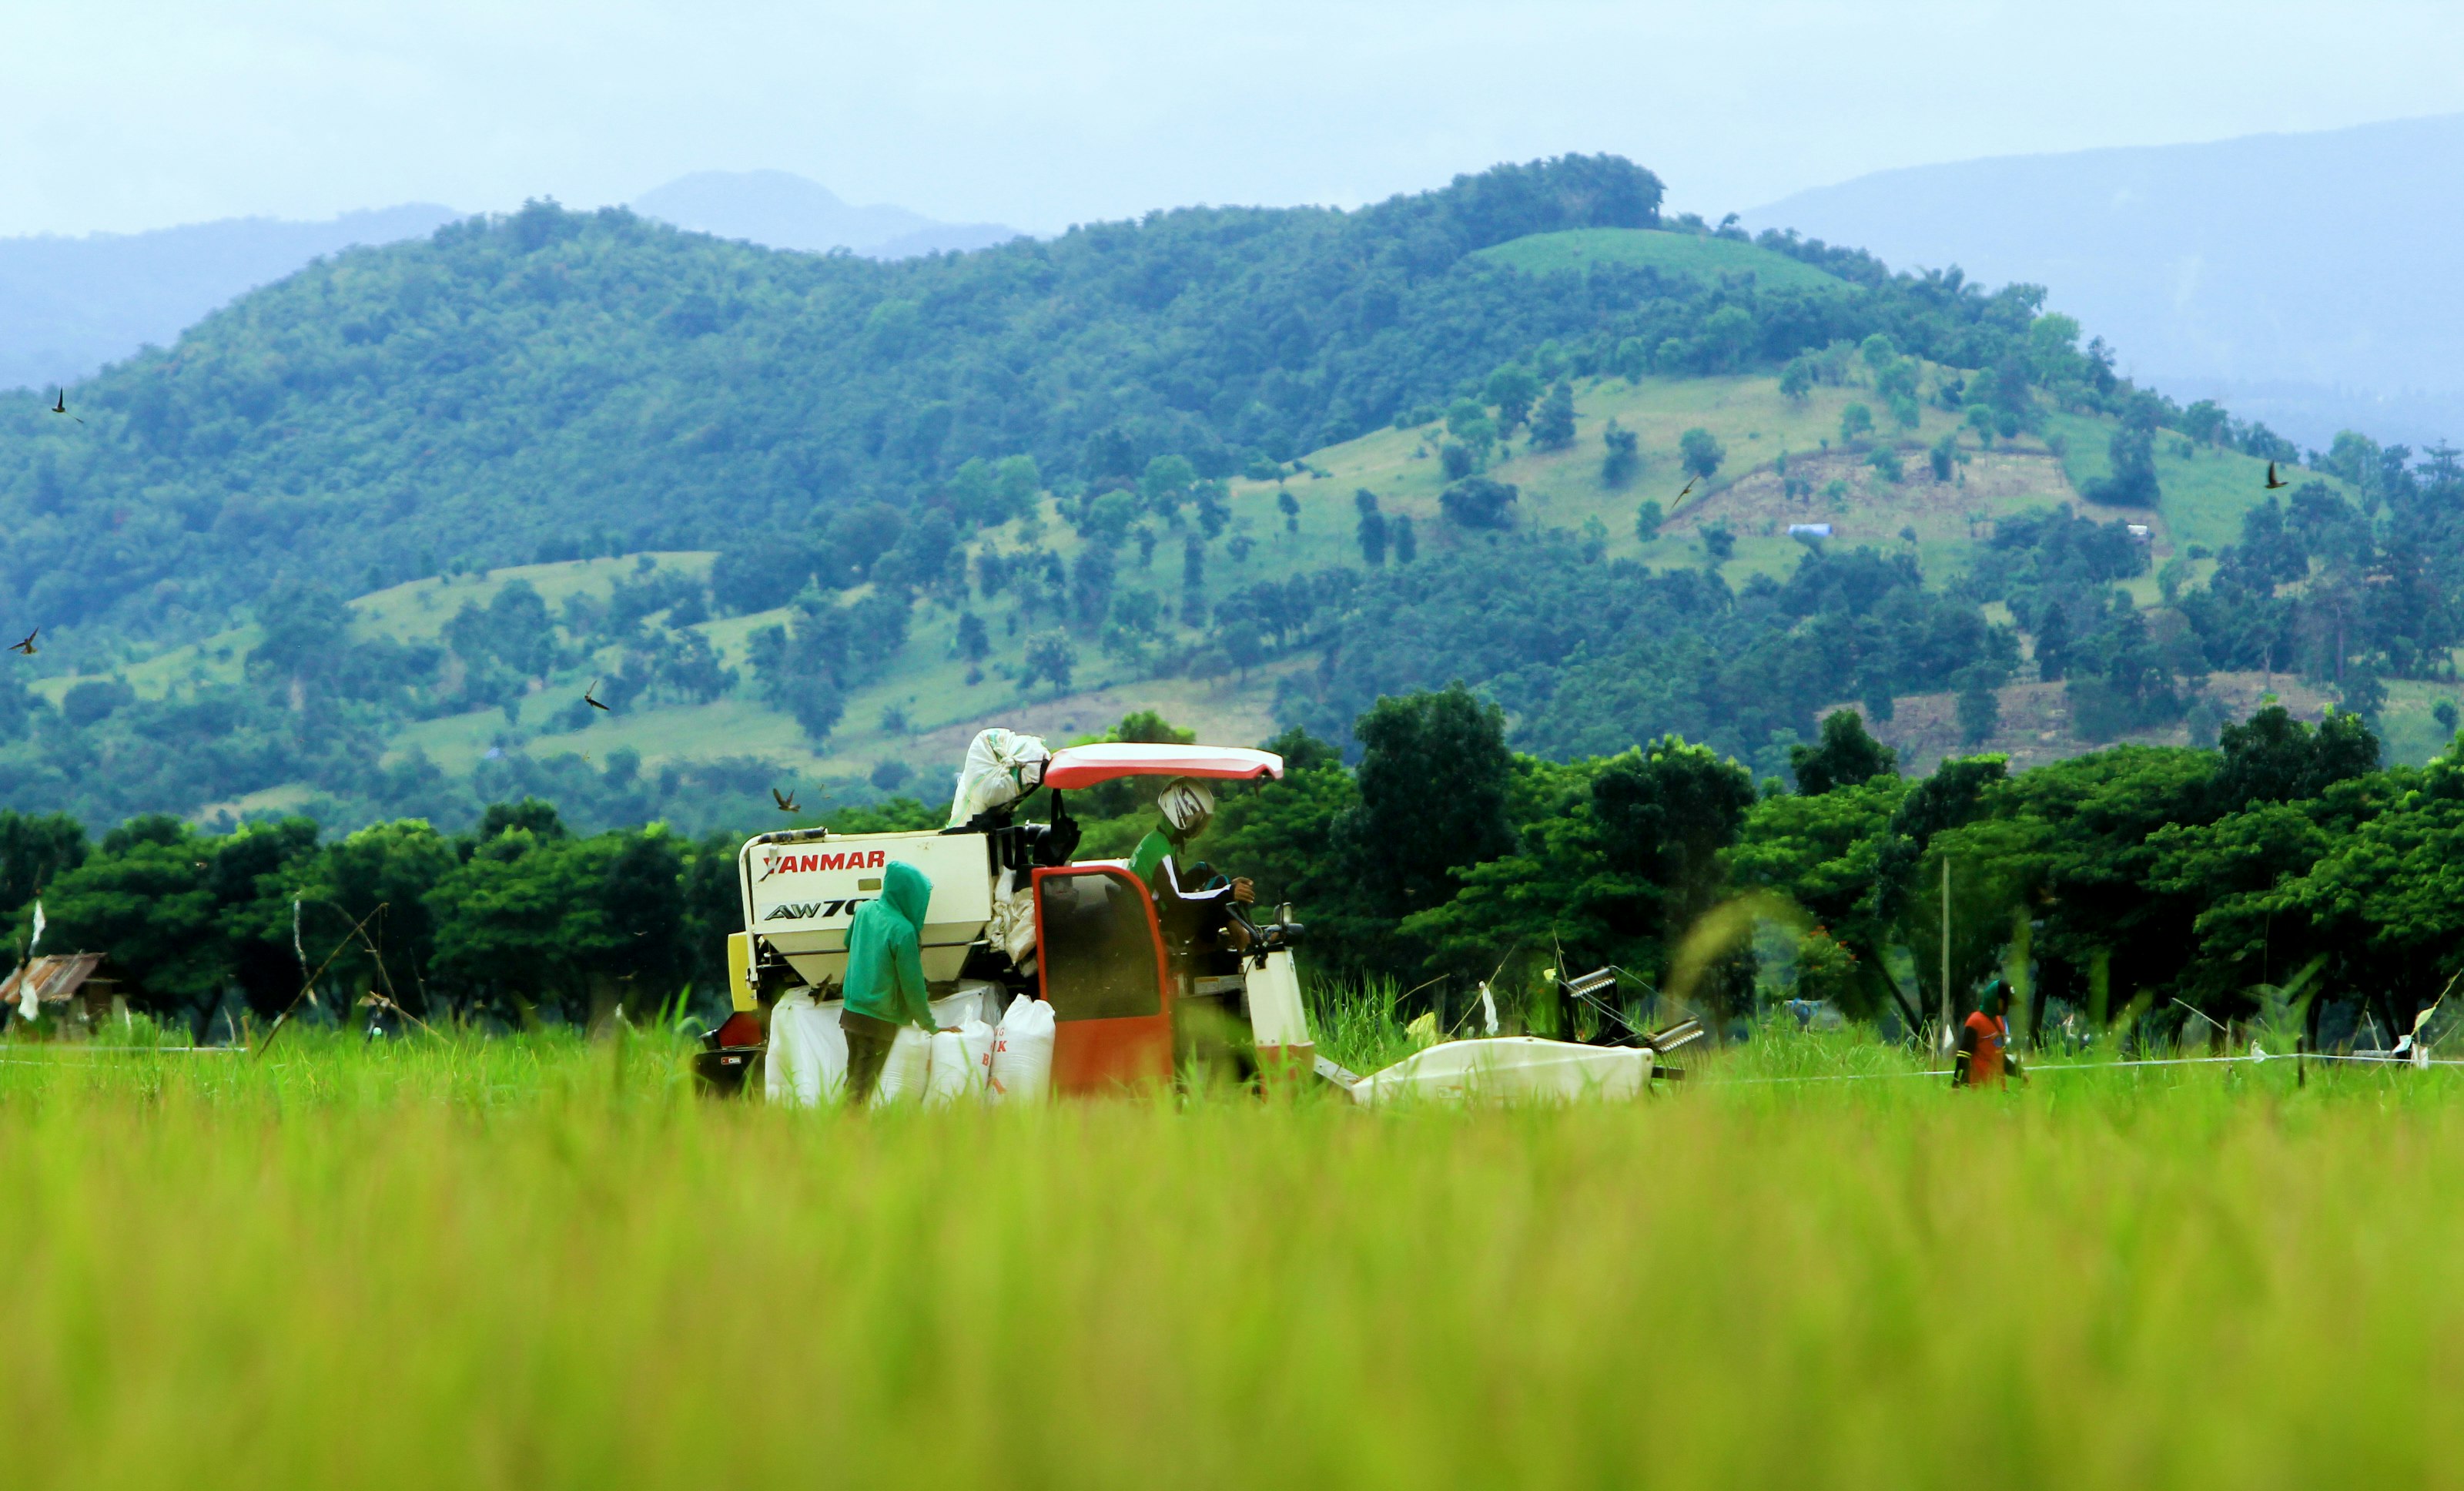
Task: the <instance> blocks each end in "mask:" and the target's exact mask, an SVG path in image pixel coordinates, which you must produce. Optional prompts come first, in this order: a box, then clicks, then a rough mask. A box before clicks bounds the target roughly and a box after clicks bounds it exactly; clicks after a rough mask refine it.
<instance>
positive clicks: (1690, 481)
mask: <svg viewBox="0 0 2464 1491" xmlns="http://www.w3.org/2000/svg"><path fill="white" fill-rule="evenodd" d="M1698 479H1700V478H1691V477H1689V478H1686V481H1685V490H1684V491H1683V492H1680V493H1678V494H1677V500H1678V501H1681V502H1682V501H1685V499H1686V498H1687V497H1689V496H1691V495H1692V494H1693V491H1694V483H1695V481H1696V480H1698Z"/></svg>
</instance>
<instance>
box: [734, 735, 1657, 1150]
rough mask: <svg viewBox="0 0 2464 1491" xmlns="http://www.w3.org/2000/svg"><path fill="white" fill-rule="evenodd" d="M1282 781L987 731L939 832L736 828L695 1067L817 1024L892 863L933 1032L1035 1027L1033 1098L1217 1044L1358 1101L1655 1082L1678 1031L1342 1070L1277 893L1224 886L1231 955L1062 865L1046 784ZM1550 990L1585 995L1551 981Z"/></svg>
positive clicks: (1097, 876)
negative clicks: (1018, 1024)
mask: <svg viewBox="0 0 2464 1491" xmlns="http://www.w3.org/2000/svg"><path fill="white" fill-rule="evenodd" d="M1283 774H1284V763H1283V758H1282V757H1280V756H1277V755H1275V754H1273V753H1272V752H1269V751H1263V750H1251V749H1246V748H1243V747H1239V746H1169V745H1163V746H1157V745H1138V744H1096V745H1087V746H1068V747H1066V748H1064V749H1062V750H1059V751H1049V752H1047V750H1046V749H1045V744H1044V742H1042V741H1041V740H1038V739H1037V738H1035V737H1033V736H1026V735H1019V734H1014V733H1012V732H1010V731H1007V730H986V731H984V732H983V733H982V734H981V735H979V736H978V737H977V739H976V742H975V744H974V745H973V746H970V747H969V749H968V752H967V761H966V766H965V767H964V768H963V769H962V770H961V772H960V773H959V779H958V789H957V799H956V801H955V803H954V804H953V807H952V811H951V826H950V827H948V828H945V829H942V830H939V831H937V832H935V831H932V830H916V831H912V832H906V833H894V834H833V833H831V832H830V831H829V830H828V829H826V828H815V829H797V830H790V831H787V832H784V833H778V834H762V835H757V836H755V837H753V838H750V839H747V840H746V841H745V843H744V845H743V847H742V848H741V849H740V850H739V851H738V852H737V883H738V887H739V890H740V893H741V896H742V901H743V914H744V925H745V928H746V930H744V931H742V932H738V933H736V934H734V935H733V936H731V937H730V938H729V939H728V946H727V952H728V974H729V982H730V986H731V989H732V990H733V1004H734V1012H733V1013H732V1014H731V1015H730V1017H729V1019H728V1020H727V1021H726V1023H725V1024H723V1025H722V1026H721V1027H720V1028H719V1029H718V1030H717V1031H715V1032H714V1033H712V1035H711V1036H710V1037H709V1038H708V1039H707V1040H706V1042H705V1046H706V1049H705V1050H704V1051H702V1052H701V1053H700V1054H699V1055H698V1056H697V1057H696V1058H695V1070H696V1071H697V1072H698V1073H699V1074H700V1075H701V1076H702V1077H703V1078H704V1079H706V1080H707V1081H708V1082H709V1083H710V1084H711V1085H712V1086H714V1087H715V1088H717V1089H719V1090H722V1091H734V1090H737V1089H740V1088H742V1087H744V1086H745V1085H747V1079H748V1078H749V1077H750V1076H751V1075H752V1074H753V1073H754V1072H756V1071H758V1070H760V1069H761V1067H762V1065H763V1060H764V1057H765V1056H767V1055H771V1054H773V1053H776V1052H777V1050H778V1048H779V1045H780V1042H779V1041H778V1040H777V1039H774V1038H773V1037H774V1036H775V1035H778V1034H779V1032H780V1030H781V1024H780V1022H781V1019H784V1018H792V1020H793V1021H794V1022H795V1023H796V1028H797V1029H799V1030H810V1029H812V1028H813V1025H812V1021H813V1020H814V1019H815V1018H816V1017H818V1018H819V1020H820V1022H821V1028H822V1029H823V1030H825V1032H826V1033H827V1035H835V1031H836V1024H837V1020H836V1015H837V1009H838V1004H837V994H838V990H839V985H840V982H841V981H842V980H843V979H844V978H845V976H846V973H847V929H848V925H849V924H850V923H851V922H852V921H853V919H854V916H855V910H856V908H857V907H858V906H860V905H862V904H863V903H864V902H866V901H869V900H872V899H874V898H875V897H877V896H878V895H879V894H880V891H881V883H882V876H883V873H884V871H885V870H886V869H887V867H888V866H889V865H891V863H893V862H902V861H903V862H905V863H909V864H913V865H914V866H915V867H916V868H917V869H919V870H921V871H923V872H924V874H925V876H926V878H927V879H930V880H931V882H932V886H933V894H932V901H931V903H930V906H929V908H928V910H927V912H926V915H925V924H924V926H923V931H922V937H921V939H920V941H921V944H922V947H921V951H922V954H923V964H924V977H925V980H926V982H927V984H928V985H929V986H930V989H931V991H932V995H933V1009H934V1013H935V1023H936V1024H940V1025H944V1026H952V1027H960V1028H965V1022H968V1021H971V1020H980V1021H982V1022H983V1024H984V1026H985V1027H987V1028H989V1027H993V1026H996V1025H999V1024H1001V1022H1002V1021H1003V1019H1004V1018H1005V1017H1007V1016H1009V1015H1010V1014H1011V1013H1014V1012H1017V1011H1021V1010H1023V1011H1026V1012H1028V1013H1029V1014H1030V1016H1031V1017H1032V1018H1033V1019H1035V1020H1038V1021H1042V1020H1048V1023H1049V1027H1050V1030H1051V1033H1052V1035H1051V1055H1050V1068H1049V1079H1048V1080H1049V1086H1048V1090H1049V1092H1051V1093H1059V1094H1100V1093H1106V1092H1115V1091H1121V1090H1124V1089H1129V1090H1134V1089H1138V1088H1155V1087H1159V1086H1161V1085H1162V1084H1165V1083H1169V1082H1171V1081H1173V1080H1174V1079H1175V1078H1176V1076H1177V1075H1185V1072H1184V1071H1182V1070H1179V1069H1185V1068H1186V1066H1187V1065H1188V1064H1189V1063H1190V1061H1191V1060H1192V1059H1193V1057H1194V1055H1195V1053H1197V1052H1199V1051H1200V1050H1206V1049H1219V1050H1220V1049H1222V1048H1224V1047H1227V1046H1228V1048H1229V1049H1230V1050H1231V1051H1232V1052H1235V1053H1237V1057H1236V1059H1238V1060H1239V1061H1240V1062H1241V1064H1242V1065H1243V1066H1245V1067H1253V1068H1254V1070H1255V1072H1256V1073H1257V1074H1258V1075H1259V1076H1260V1077H1261V1078H1262V1079H1265V1080H1267V1081H1269V1082H1272V1081H1276V1080H1281V1079H1298V1080H1310V1079H1317V1080H1323V1081H1326V1082H1329V1083H1331V1084H1333V1085H1334V1086H1335V1087H1337V1088H1338V1089H1340V1090H1342V1091H1343V1092H1345V1093H1347V1094H1348V1095H1350V1096H1351V1097H1353V1099H1354V1100H1355V1101H1357V1102H1364V1103H1376V1102H1394V1101H1396V1100H1397V1099H1398V1098H1403V1097H1407V1096H1413V1095H1419V1096H1425V1097H1476V1098H1494V1099H1515V1098H1526V1099H1531V1098H1543V1099H1545V1098H1564V1097H1580V1096H1599V1097H1630V1096H1632V1095H1634V1094H1636V1093H1638V1092H1639V1091H1641V1090H1643V1089H1644V1088H1645V1087H1646V1086H1648V1084H1649V1083H1650V1081H1651V1079H1653V1078H1654V1077H1659V1076H1667V1075H1671V1074H1670V1073H1668V1072H1667V1070H1666V1069H1665V1068H1662V1067H1661V1066H1659V1065H1658V1064H1657V1058H1658V1057H1659V1056H1661V1054H1663V1053H1664V1052H1666V1051H1668V1050H1673V1049H1674V1048H1675V1047H1676V1046H1678V1045H1682V1044H1683V1043H1684V1041H1685V1040H1688V1039H1691V1038H1693V1035H1696V1034H1699V1027H1691V1025H1690V1022H1689V1026H1688V1027H1683V1028H1681V1029H1679V1030H1678V1031H1674V1032H1669V1033H1665V1034H1664V1035H1656V1036H1648V1037H1645V1036H1640V1035H1636V1037H1635V1038H1636V1040H1637V1044H1635V1045H1633V1046H1622V1047H1614V1046H1612V1047H1604V1046H1590V1045H1580V1044H1576V1043H1573V1042H1567V1041H1551V1040H1540V1039H1536V1038H1532V1037H1526V1036H1504V1037H1497V1038H1491V1039H1475V1040H1463V1041H1452V1042H1447V1043H1444V1044H1441V1045H1438V1046H1434V1047H1431V1048H1429V1049H1428V1050H1425V1051H1422V1052H1419V1053H1418V1054H1417V1055H1415V1056H1413V1057H1410V1058H1408V1059H1406V1060H1404V1061H1402V1062H1399V1063H1397V1065H1395V1066H1393V1067H1390V1068H1388V1069H1387V1070H1385V1071H1382V1072H1379V1073H1376V1074H1375V1075H1373V1076H1371V1077H1368V1078H1360V1077H1355V1076H1353V1074H1352V1073H1350V1072H1347V1071H1345V1070H1343V1069H1342V1068H1341V1067H1339V1066H1337V1065H1335V1064H1334V1063H1333V1062H1331V1061H1330V1060H1327V1059H1326V1058H1324V1057H1320V1056H1319V1055H1318V1054H1317V1050H1316V1043H1315V1041H1314V1039H1313V1037H1312V1036H1311V1035H1310V1033H1309V1020H1308V1015H1307V1013H1306V1012H1305V1010H1304V1008H1303V1005H1302V1001H1301V992H1300V980H1299V977H1298V974H1297V972H1296V971H1295V969H1294V968H1293V964H1292V949H1293V947H1294V946H1297V945H1298V943H1299V942H1300V940H1301V935H1302V928H1301V925H1300V924H1298V923H1295V922H1294V921H1292V920H1291V908H1290V907H1289V906H1288V905H1287V906H1284V907H1282V908H1280V909H1279V910H1278V912H1277V913H1276V914H1275V916H1274V917H1273V919H1272V920H1268V921H1264V922H1259V921H1253V920H1252V919H1250V917H1249V916H1248V915H1246V913H1245V912H1244V911H1243V908H1242V907H1240V906H1238V905H1233V904H1230V903H1229V901H1228V898H1226V899H1225V900H1224V901H1223V902H1222V903H1223V904H1224V905H1225V906H1226V912H1225V915H1227V916H1228V919H1229V921H1230V922H1231V923H1233V924H1237V925H1238V927H1239V928H1240V931H1241V933H1242V934H1245V940H1246V944H1247V946H1246V947H1245V948H1243V949H1241V950H1238V951H1236V950H1233V949H1232V948H1230V947H1227V946H1219V945H1218V939H1217V938H1216V936H1215V935H1214V933H1215V931H1216V927H1215V926H1214V925H1212V924H1208V922H1207V919H1205V918H1203V917H1193V916H1191V915H1190V914H1188V910H1187V907H1188V905H1189V903H1188V902H1182V901H1177V898H1175V897H1173V896H1171V895H1169V894H1167V895H1166V896H1164V897H1162V898H1158V897H1157V896H1156V895H1155V893H1153V892H1152V891H1151V890H1150V889H1149V887H1148V886H1147V885H1146V884H1145V883H1144V882H1142V881H1141V880H1140V879H1138V878H1137V876H1136V875H1135V874H1134V873H1133V871H1132V870H1131V868H1130V865H1129V862H1128V861H1126V860H1120V859H1096V860H1084V861H1073V860H1072V859H1071V855H1072V853H1073V852H1074V851H1075V850H1076V848H1077V843H1078V837H1079V831H1078V825H1077V823H1076V822H1075V821H1074V820H1072V819H1071V818H1070V816H1069V814H1068V808H1067V802H1066V801H1065V799H1064V796H1063V794H1064V793H1065V792H1067V791H1071V790H1082V789H1086V788H1090V787H1094V786H1097V785H1099V784H1101V783H1105V782H1110V781H1114V780H1117V779H1120V778H1123V777H1133V776H1154V777H1166V778H1172V777H1186V778H1191V779H1195V780H1199V781H1236V782H1237V781H1257V780H1260V779H1262V778H1263V779H1275V780H1280V779H1281V778H1282V776H1283ZM1039 788H1041V789H1043V790H1047V791H1049V792H1050V794H1051V799H1050V812H1049V814H1048V816H1049V819H1050V821H1049V822H1045V823H1034V822H1019V821H1015V818H1016V813H1017V812H1018V810H1019V808H1020V807H1021V806H1022V805H1023V803H1024V802H1025V800H1026V799H1027V798H1028V797H1029V796H1030V795H1031V794H1032V793H1033V792H1035V791H1036V790H1038V789H1039ZM1198 868H1200V869H1202V867H1198ZM1159 901H1161V903H1159ZM1234 940H1238V938H1237V937H1236V938H1235V939H1234ZM1581 982H1582V981H1579V980H1578V981H1576V985H1579V984H1580V983H1581ZM1569 992H1570V993H1574V994H1576V995H1577V996H1578V997H1579V996H1580V995H1582V994H1583V993H1584V992H1586V991H1585V990H1580V989H1577V988H1576V987H1575V986H1574V985H1570V986H1569ZM1022 1000H1023V1001H1025V1003H1024V1004H1021V1001H1022ZM1595 1003H1596V1001H1595ZM1038 1005H1041V1006H1042V1007H1043V1008H1041V1009H1038V1008H1037V1006H1038ZM1603 1008H1604V1007H1603ZM781 1012H792V1015H791V1016H789V1015H782V1014H781ZM1619 1023H1620V1024H1621V1023H1622V1022H1619ZM1492 1030H1493V1025H1492ZM1227 1036H1228V1037H1229V1038H1228V1040H1227V1039H1225V1037H1227ZM824 1038H827V1036H826V1035H825V1037H824ZM951 1039H955V1037H952V1038H951ZM842 1049H843V1048H842ZM936 1059H937V1058H936ZM831 1064H832V1065H836V1063H831ZM783 1076H784V1074H782V1073H781V1072H778V1071H773V1072H770V1073H769V1074H768V1076H767V1080H766V1082H765V1083H764V1086H765V1087H766V1089H767V1090H768V1091H769V1092H770V1093H771V1094H772V1095H773V1096H774V1097H779V1096H781V1095H782V1094H783V1095H785V1096H787V1097H788V1098H789V1099H790V1101H796V1100H797V1099H799V1098H801V1101H803V1102H814V1101H820V1100H825V1099H827V1098H829V1097H832V1096H834V1092H833V1091H832V1090H830V1088H831V1087H832V1086H833V1085H834V1081H833V1082H829V1083H824V1084H822V1085H821V1086H819V1087H817V1086H815V1085H814V1084H813V1083H812V1082H811V1081H810V1079H809V1077H807V1078H806V1079H805V1081H804V1085H803V1089H802V1090H801V1093H800V1092H798V1091H797V1090H796V1088H795V1086H794V1084H793V1083H792V1082H788V1081H784V1080H782V1078H783ZM932 1085H934V1086H938V1085H940V1084H938V1083H935V1084H932ZM1006 1096H1008V1097H1010V1098H1013V1099H1017V1098H1024V1099H1027V1100H1030V1101H1032V1100H1035V1099H1039V1098H1041V1097H1043V1096H1045V1094H1044V1093H1043V1092H1030V1093H1019V1094H1008V1095H1006Z"/></svg>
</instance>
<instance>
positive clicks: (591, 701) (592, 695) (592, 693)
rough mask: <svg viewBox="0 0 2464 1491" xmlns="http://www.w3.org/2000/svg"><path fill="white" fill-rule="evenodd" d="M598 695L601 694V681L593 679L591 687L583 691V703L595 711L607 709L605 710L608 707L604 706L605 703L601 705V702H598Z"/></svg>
mask: <svg viewBox="0 0 2464 1491" xmlns="http://www.w3.org/2000/svg"><path fill="white" fill-rule="evenodd" d="M598 693H599V680H598V679H591V680H590V686H589V687H588V688H586V689H583V691H582V701H583V703H585V704H588V705H589V706H590V707H591V708H593V709H605V708H606V707H607V706H606V705H605V704H603V703H601V702H600V701H598V699H597V697H596V696H597V694H598Z"/></svg>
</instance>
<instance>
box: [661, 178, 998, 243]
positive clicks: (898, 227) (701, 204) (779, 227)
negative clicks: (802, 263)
mask: <svg viewBox="0 0 2464 1491" xmlns="http://www.w3.org/2000/svg"><path fill="white" fill-rule="evenodd" d="M631 205H632V208H633V211H637V212H639V213H641V214H642V215H643V216H645V217H655V218H657V219H658V220H659V221H661V222H663V223H668V224H671V225H672V226H674V227H678V228H683V229H688V230H690V231H692V232H694V233H707V234H715V235H717V236H719V237H721V238H740V239H742V240H744V241H745V242H748V243H758V244H760V245H761V246H762V247H764V248H771V249H800V250H803V251H805V252H807V253H816V254H818V253H826V252H828V251H829V250H831V249H847V250H851V251H853V252H854V253H857V254H861V255H863V256H866V257H868V258H881V259H896V258H913V257H914V256H917V255H919V254H940V253H946V252H949V251H952V250H958V251H964V250H969V249H988V248H990V247H992V246H993V245H994V244H996V243H1006V242H1008V241H1009V240H1010V239H1012V238H1015V237H1018V236H1020V234H1019V232H1018V230H1017V229H1015V228H1006V227H1003V226H1002V225H1001V224H1000V223H944V222H937V221H935V219H933V218H930V217H927V216H925V215H924V214H923V213H921V212H913V211H908V210H907V209H906V208H903V207H893V206H891V205H889V204H886V203H883V204H876V205H874V206H871V207H857V206H854V205H853V204H851V203H849V202H847V201H846V200H845V199H844V198H842V197H840V196H839V195H838V193H836V192H834V191H832V190H830V189H828V188H826V187H825V186H823V185H821V184H820V183H819V182H814V181H808V180H806V179H805V178H803V177H802V176H799V175H796V174H795V173H794V172H792V171H780V170H758V171H695V172H693V174H692V175H689V176H679V177H677V178H676V179H675V180H673V181H671V182H669V183H668V184H667V185H666V186H663V187H656V188H653V189H650V190H649V191H646V192H644V193H642V194H641V195H640V196H638V197H635V198H634V199H633V201H632V204H631Z"/></svg>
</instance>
